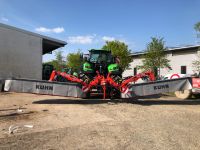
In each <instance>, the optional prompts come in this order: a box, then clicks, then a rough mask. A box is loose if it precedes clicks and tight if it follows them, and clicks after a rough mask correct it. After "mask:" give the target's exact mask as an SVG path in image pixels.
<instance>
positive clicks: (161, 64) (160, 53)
mask: <svg viewBox="0 0 200 150" xmlns="http://www.w3.org/2000/svg"><path fill="white" fill-rule="evenodd" d="M151 40H152V41H151V42H150V43H148V44H147V50H146V51H145V54H144V56H143V60H142V62H143V65H142V66H139V68H140V69H143V70H144V71H147V70H152V71H153V72H154V73H155V75H157V69H159V70H160V69H161V68H166V67H167V68H170V65H169V60H168V59H167V58H166V57H165V50H166V47H165V46H164V41H163V38H155V37H152V38H151Z"/></svg>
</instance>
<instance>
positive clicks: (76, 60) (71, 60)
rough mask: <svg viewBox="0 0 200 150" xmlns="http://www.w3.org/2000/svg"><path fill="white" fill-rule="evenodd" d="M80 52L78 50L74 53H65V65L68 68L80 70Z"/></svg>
mask: <svg viewBox="0 0 200 150" xmlns="http://www.w3.org/2000/svg"><path fill="white" fill-rule="evenodd" d="M80 55H81V52H80V50H79V51H78V52H76V53H69V54H68V55H67V66H68V67H69V68H72V70H73V71H76V72H78V71H80V69H81V63H82V61H81V58H80Z"/></svg>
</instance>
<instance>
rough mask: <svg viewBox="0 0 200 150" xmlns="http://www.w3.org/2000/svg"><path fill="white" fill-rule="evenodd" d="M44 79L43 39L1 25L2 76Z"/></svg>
mask: <svg viewBox="0 0 200 150" xmlns="http://www.w3.org/2000/svg"><path fill="white" fill-rule="evenodd" d="M10 77H15V78H32V79H42V39H41V38H40V37H35V36H32V35H29V34H25V33H22V32H20V31H17V30H14V29H9V28H4V27H0V78H3V79H5V78H10Z"/></svg>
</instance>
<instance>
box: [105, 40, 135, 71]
mask: <svg viewBox="0 0 200 150" xmlns="http://www.w3.org/2000/svg"><path fill="white" fill-rule="evenodd" d="M102 49H105V50H110V51H111V52H112V54H113V56H115V57H116V56H117V57H119V58H120V66H121V68H122V70H125V69H126V68H128V67H129V63H130V62H131V61H132V58H131V57H130V54H131V50H129V49H128V45H126V44H125V43H124V42H120V41H117V40H115V41H106V44H105V45H104V46H103V47H102Z"/></svg>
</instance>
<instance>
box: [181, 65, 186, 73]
mask: <svg viewBox="0 0 200 150" xmlns="http://www.w3.org/2000/svg"><path fill="white" fill-rule="evenodd" d="M186 73H187V67H186V66H181V74H186Z"/></svg>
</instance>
